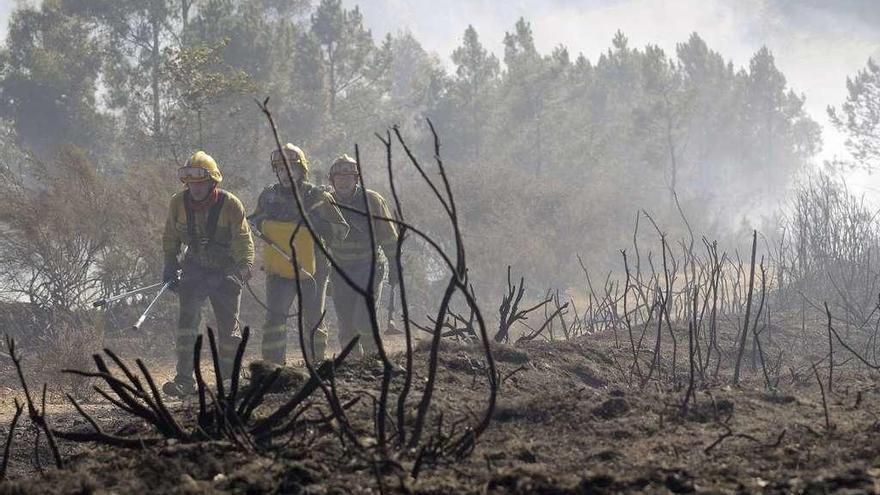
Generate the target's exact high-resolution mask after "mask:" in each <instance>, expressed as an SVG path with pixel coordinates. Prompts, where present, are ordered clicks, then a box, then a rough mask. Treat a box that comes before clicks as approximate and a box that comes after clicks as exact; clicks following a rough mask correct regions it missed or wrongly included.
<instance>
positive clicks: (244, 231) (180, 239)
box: [162, 190, 254, 271]
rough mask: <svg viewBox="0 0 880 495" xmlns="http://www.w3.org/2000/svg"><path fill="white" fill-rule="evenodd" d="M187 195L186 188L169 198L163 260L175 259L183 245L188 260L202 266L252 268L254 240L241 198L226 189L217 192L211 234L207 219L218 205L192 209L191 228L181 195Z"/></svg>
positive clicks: (230, 268) (229, 269)
mask: <svg viewBox="0 0 880 495" xmlns="http://www.w3.org/2000/svg"><path fill="white" fill-rule="evenodd" d="M188 195H189V191H187V190H184V191H181V192H179V193H176V194H175V195H174V196H172V197H171V204H170V205H169V207H168V218H167V219H166V221H165V232H164V234H163V235H162V250H163V251H164V252H165V259H166V260H171V259H172V258H174V259H175V260H176V258H177V255H178V253H179V252H180V248H181V246H182V245H186V246H188V251H187V253H186V259H187V261H192V262H195V263H196V264H198V265H199V266H201V267H204V268H208V269H216V270H223V271H231V270H241V269H243V268H248V269H249V268H251V267H252V266H253V264H254V241H253V239H252V238H251V229H250V227H249V226H248V223H247V221H246V220H245V211H244V206H243V205H242V204H241V201H240V200H239V199H238V198H236V197H235V196H234V195H233V194H232V193H230V192H228V191H223V190H221V191H220V196H221V198H222V199H221V200H218V203H219V201H223V203H222V205H220V207H219V210H217V212H216V213H215V215H216V227H215V228H214V232H213V235H210V234H211V233H210V232H209V229H208V222H209V220H211V218H210V217H211V216H212V215H211V211H212V210H216V209H217V205H216V204H215V206H213V207H211V208H209V209H208V210H206V211H192V213H191V218H192V220H193V226H192V228H191V226H190V225H189V224H188V222H187V211H186V207H185V206H184V198H185V196H188Z"/></svg>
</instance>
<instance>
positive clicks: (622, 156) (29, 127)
mask: <svg viewBox="0 0 880 495" xmlns="http://www.w3.org/2000/svg"><path fill="white" fill-rule="evenodd" d="M588 28H589V27H588V26H585V27H584V29H588ZM493 41H494V40H493ZM484 43H485V40H483V39H481V38H480V35H479V33H478V29H477V28H475V27H473V26H469V27H468V28H467V29H466V30H465V31H464V32H463V33H462V35H461V38H460V44H459V46H458V47H457V48H456V49H455V50H454V51H453V52H452V53H451V54H439V55H438V54H433V53H429V52H427V51H426V50H425V49H424V48H423V47H422V46H421V44H420V43H419V40H418V39H417V38H416V37H415V36H414V35H412V34H411V33H408V32H398V33H391V34H388V35H387V36H385V37H377V36H375V35H374V34H373V33H371V32H370V30H369V29H367V27H366V26H365V24H364V18H363V15H362V12H361V11H360V10H359V9H358V8H357V7H354V8H350V9H349V8H346V7H345V6H343V5H342V4H341V2H340V0H320V1H318V2H314V3H313V2H309V1H307V0H148V1H140V0H43V1H42V2H40V3H39V4H38V5H34V6H20V7H19V8H17V9H16V10H15V11H14V12H13V14H12V16H11V19H10V23H9V26H8V34H7V39H6V43H5V46H3V47H2V49H0V101H2V102H3V104H2V105H0V118H2V121H0V127H2V131H3V132H2V140H0V156H2V162H0V173H2V174H3V180H2V182H0V223H2V225H3V227H2V228H3V229H4V231H5V232H6V233H8V234H10V235H7V236H4V240H3V241H2V243H3V245H2V246H0V272H2V274H3V275H4V276H5V279H6V280H8V282H7V284H8V285H7V287H6V288H5V289H4V290H5V291H6V292H5V294H6V295H7V296H11V297H15V298H18V299H21V298H22V297H23V296H24V297H26V298H28V299H30V300H31V301H35V300H36V302H40V303H41V304H47V305H50V306H51V305H56V306H57V307H59V308H60V307H75V306H77V305H81V304H83V302H84V300H85V299H87V298H88V297H92V296H94V294H95V293H96V292H100V293H110V292H112V291H114V290H117V289H118V288H120V287H124V286H126V285H127V284H131V283H135V282H137V281H148V280H151V279H152V278H155V277H157V276H158V273H159V264H160V258H161V256H160V254H159V247H158V233H159V231H160V228H161V223H162V221H163V220H164V214H165V208H166V207H167V199H168V197H169V196H170V194H171V193H172V192H173V191H174V190H175V189H177V188H179V187H180V186H179V184H178V183H177V181H176V177H175V173H174V171H175V169H176V167H179V166H180V165H181V164H182V162H183V161H184V160H185V159H186V157H188V156H189V154H190V153H191V152H192V151H193V150H196V149H205V150H207V151H208V152H209V153H211V154H212V155H213V156H214V157H215V158H216V159H217V160H218V162H219V164H220V167H221V169H222V170H223V174H224V177H225V180H224V186H225V187H228V188H229V189H230V190H232V191H234V192H235V193H236V194H237V195H239V196H240V197H241V198H242V199H243V200H244V202H245V205H246V207H248V208H249V209H250V208H252V205H253V204H254V200H255V198H256V195H257V194H258V193H259V191H260V190H261V189H262V188H263V187H264V186H265V185H267V184H268V183H270V182H271V181H272V180H274V178H273V176H272V175H271V169H270V168H269V166H268V157H269V153H270V151H271V150H272V148H273V147H274V142H273V141H272V136H271V133H270V132H269V129H268V126H267V125H266V122H265V120H264V119H263V118H262V117H261V115H260V113H259V109H258V108H257V105H255V103H254V99H255V98H258V99H259V100H260V101H262V100H263V99H264V98H265V97H267V96H268V97H269V98H270V99H269V105H270V107H272V110H273V113H274V114H275V116H276V118H277V121H278V124H279V127H280V129H281V132H282V138H283V139H285V140H287V141H292V142H294V143H296V144H298V145H300V146H302V147H303V148H304V149H305V150H306V153H307V154H308V155H309V157H310V160H311V161H312V167H313V177H314V180H315V181H316V182H323V181H324V179H325V175H326V170H327V166H328V165H329V163H330V162H331V161H332V160H333V158H335V157H336V156H338V155H339V154H341V153H343V152H346V153H349V154H352V153H353V146H354V143H359V144H360V145H361V156H362V162H363V166H364V170H365V175H366V181H367V184H368V187H372V188H375V189H377V190H380V191H383V192H384V191H387V188H386V184H385V182H384V181H385V179H384V177H385V168H384V167H385V157H384V155H383V153H382V149H383V148H382V147H381V144H380V143H379V142H378V140H377V139H376V138H375V136H374V134H375V133H377V132H379V133H384V130H385V129H386V128H388V127H389V126H391V125H395V124H399V125H400V126H401V129H402V130H403V132H405V133H407V134H408V135H409V136H410V139H411V142H412V143H414V150H415V151H416V152H417V153H420V154H421V156H422V159H423V160H424V162H425V163H430V162H431V161H432V159H433V158H432V155H433V149H432V140H431V135H430V133H429V132H428V127H427V125H426V119H431V121H432V122H433V124H434V125H435V126H436V129H437V132H438V134H439V136H440V139H441V143H442V147H441V153H442V158H443V160H444V163H445V164H446V166H447V169H448V171H449V173H450V175H451V177H452V180H453V181H454V186H455V188H456V191H457V195H458V201H459V204H460V208H461V210H462V213H461V217H462V223H463V227H464V228H465V231H466V234H465V239H466V242H467V243H468V245H469V252H470V257H471V260H470V265H471V266H472V267H474V268H473V269H474V271H475V272H476V273H475V275H477V277H476V278H477V279H479V280H480V282H479V283H480V284H482V287H488V288H490V289H492V290H497V289H499V288H500V286H501V285H502V283H503V282H502V281H503V278H504V275H505V270H504V269H505V267H506V265H508V264H510V265H513V266H514V267H515V269H516V270H517V271H518V272H520V273H524V274H525V275H526V276H527V277H528V278H529V279H530V280H534V281H535V287H536V288H543V287H548V286H555V287H560V288H563V289H564V288H566V287H571V286H573V285H576V284H581V283H582V282H581V281H580V280H581V274H580V271H579V269H578V268H577V260H576V255H577V254H580V255H581V256H582V258H583V259H584V261H585V263H586V264H587V265H589V266H592V267H599V268H601V267H603V266H606V265H607V263H608V262H609V261H611V260H617V256H618V253H617V249H618V248H619V247H621V246H622V245H625V244H626V243H627V242H629V238H630V237H631V235H632V224H633V219H634V217H635V215H636V213H637V212H638V211H639V210H640V209H646V210H648V211H651V212H652V213H654V214H655V215H656V218H657V219H658V221H659V222H660V223H665V225H672V224H675V225H680V223H681V222H680V217H679V216H680V213H679V204H680V206H681V209H682V210H683V211H684V212H686V215H687V217H688V218H689V220H690V221H691V224H692V225H693V226H694V227H695V229H696V228H698V229H700V231H701V232H707V233H708V234H709V235H715V236H718V235H721V233H723V232H726V231H729V230H731V229H736V228H738V227H739V226H740V224H741V222H742V221H743V218H745V217H746V216H747V215H752V216H754V214H755V212H756V211H763V210H762V209H767V207H768V206H769V205H772V204H774V201H776V200H778V196H779V194H780V192H781V191H782V190H784V188H785V187H786V186H787V185H788V184H789V183H790V181H791V180H792V177H794V176H795V174H796V173H797V172H798V171H799V170H802V169H803V168H804V167H805V166H806V165H807V164H808V163H810V161H811V160H812V159H813V158H814V157H815V156H816V154H817V152H818V151H819V150H820V148H821V132H820V126H819V125H818V124H817V123H816V122H815V121H814V120H813V119H811V118H810V116H808V115H807V113H806V112H805V109H804V101H805V96H803V95H801V94H798V93H797V92H796V91H795V90H794V89H793V88H792V87H791V86H790V85H789V84H788V83H787V81H786V78H785V76H784V75H783V74H782V73H781V72H780V70H779V69H778V68H777V67H776V65H775V62H774V57H773V54H772V53H771V51H770V50H768V49H767V48H761V49H760V50H758V51H757V52H756V53H754V55H753V56H752V58H751V60H749V62H748V65H747V66H743V67H739V66H736V65H734V64H733V63H732V62H730V61H729V60H728V59H726V58H725V56H724V54H721V53H718V52H716V51H714V50H713V49H712V48H711V47H710V46H708V45H707V43H706V42H705V41H704V40H703V39H702V38H701V37H700V36H699V34H697V33H694V34H692V35H691V36H690V37H689V38H688V39H686V40H682V41H681V42H680V43H679V44H677V45H676V48H675V50H674V52H673V53H667V52H666V51H664V50H663V49H661V48H659V47H658V46H655V45H648V46H645V47H634V46H631V44H630V43H629V41H628V39H627V37H626V35H625V34H624V33H621V32H618V33H617V34H616V35H615V36H614V38H613V39H612V40H610V45H609V46H608V47H607V48H606V49H604V51H602V53H601V55H600V56H599V57H598V58H596V59H594V60H590V59H588V58H586V57H585V56H583V55H579V54H574V53H571V52H570V51H569V50H568V49H567V48H566V47H565V46H558V47H556V48H555V49H553V50H552V52H550V53H542V52H540V51H539V50H538V49H537V48H536V43H535V39H534V36H533V33H532V29H531V25H530V24H529V22H528V20H527V19H520V20H519V21H518V22H517V23H516V24H515V25H514V26H511V29H510V31H509V32H507V33H506V34H505V36H504V39H503V46H504V51H503V53H500V54H494V53H491V52H490V51H489V50H487V49H486V47H485V46H484ZM441 56H442V57H447V56H449V57H450V58H449V62H444V61H443V59H442V58H440V57H441ZM870 67H871V65H870V64H869V69H868V70H866V73H868V72H870ZM843 110H844V111H845V110H846V108H844V109H843ZM846 120H847V118H846V115H845V114H843V113H841V115H840V119H839V124H840V125H841V126H846V124H847V122H846ZM396 152H397V153H402V150H399V151H396ZM400 174H401V175H400V181H401V184H402V185H403V186H404V187H406V186H407V185H409V186H410V189H409V190H404V194H403V196H404V204H406V205H407V208H408V215H409V217H410V218H421V219H424V221H425V222H427V224H428V225H431V222H432V219H439V215H440V213H439V209H438V208H437V207H436V205H431V204H423V202H421V201H420V198H422V197H424V196H423V195H422V191H421V190H420V189H419V188H420V187H423V186H421V185H419V183H420V182H419V181H416V180H415V175H414V174H415V172H414V171H412V170H401V171H400ZM676 196H677V199H678V202H676ZM677 203H679V204H677ZM767 211H769V209H767ZM438 224H439V222H438ZM675 228H678V227H675ZM414 246H415V247H414V248H413V251H412V252H411V253H410V254H409V258H408V263H410V264H411V265H412V266H414V267H416V269H415V270H414V271H411V272H410V273H414V274H416V275H413V276H418V277H421V278H423V279H424V280H427V281H428V282H430V281H431V277H432V268H431V263H432V262H431V260H430V259H429V257H427V255H425V256H421V255H420V254H419V253H420V251H418V246H417V245H414ZM70 266H75V267H77V269H76V270H71V269H70ZM419 274H420V275H419ZM496 282H497V283H496ZM478 287H479V286H478Z"/></svg>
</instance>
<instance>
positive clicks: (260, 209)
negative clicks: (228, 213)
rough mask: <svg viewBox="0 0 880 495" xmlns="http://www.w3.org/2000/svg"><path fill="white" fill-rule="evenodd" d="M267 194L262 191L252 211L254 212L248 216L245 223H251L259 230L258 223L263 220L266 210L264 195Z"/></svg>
mask: <svg viewBox="0 0 880 495" xmlns="http://www.w3.org/2000/svg"><path fill="white" fill-rule="evenodd" d="M267 194H268V193H267V192H266V191H263V192H261V193H260V197H259V198H258V199H257V207H256V209H254V212H253V213H251V214H250V215H248V217H247V221H248V222H251V223H253V224H254V225H255V226H256V228H260V222H262V221H263V220H265V217H266V214H267V209H266V195H267Z"/></svg>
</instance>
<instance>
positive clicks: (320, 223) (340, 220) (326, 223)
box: [312, 192, 349, 246]
mask: <svg viewBox="0 0 880 495" xmlns="http://www.w3.org/2000/svg"><path fill="white" fill-rule="evenodd" d="M315 206H316V207H315V210H314V211H315V213H317V214H316V215H314V216H313V217H312V218H313V219H314V224H315V230H317V231H318V232H317V234H318V236H319V237H321V239H322V240H323V241H324V242H326V243H328V244H330V245H331V246H332V245H334V244H338V243H339V242H340V241H342V240H343V239H345V238H346V237H348V231H349V226H348V222H346V221H345V217H343V216H342V212H341V211H340V210H339V207H338V206H336V205H335V204H334V203H333V197H332V196H330V194H328V193H326V192H324V193H321V198H320V199H319V201H318V203H317V204H316V205H315Z"/></svg>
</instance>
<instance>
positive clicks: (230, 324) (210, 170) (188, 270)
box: [162, 151, 254, 396]
mask: <svg viewBox="0 0 880 495" xmlns="http://www.w3.org/2000/svg"><path fill="white" fill-rule="evenodd" d="M178 178H179V179H180V181H181V182H182V183H183V184H184V185H185V186H186V188H185V189H184V190H183V191H181V192H178V193H176V194H174V196H172V197H171V204H170V206H169V209H168V218H167V220H166V222H165V232H164V234H163V236H162V249H163V251H164V254H165V268H164V271H163V280H164V281H166V282H170V283H171V286H172V287H173V288H174V289H175V290H176V291H177V294H178V299H179V303H180V313H179V319H178V328H177V339H176V351H177V374H176V376H175V377H174V380H172V381H169V382H167V383H165V385H164V386H163V391H164V392H165V393H166V394H168V395H176V396H182V395H187V394H190V393H193V392H194V391H195V383H194V380H193V347H194V345H195V341H196V337H197V336H198V334H199V325H200V319H201V309H202V306H203V305H204V303H205V300H206V299H207V300H209V301H210V302H211V307H212V308H213V310H214V316H215V318H216V320H217V329H216V335H217V338H218V341H219V342H218V347H219V359H220V369H221V374H222V376H224V377H226V379H228V378H230V374H231V372H232V363H233V360H234V358H235V352H236V350H237V348H238V344H239V342H240V340H241V337H240V336H239V334H240V332H239V331H238V314H239V303H240V301H241V287H242V284H244V282H246V281H247V280H248V278H249V277H250V274H251V267H252V266H253V263H254V243H253V240H252V239H251V231H250V227H249V226H248V223H247V221H246V219H245V209H244V207H243V206H242V204H241V201H239V199H238V198H236V197H235V196H234V195H233V194H232V193H230V192H228V191H225V190H223V189H221V188H220V183H221V182H222V181H223V176H222V175H221V174H220V169H219V167H218V166H217V162H216V161H214V159H213V158H211V156H210V155H208V154H207V153H205V152H204V151H198V152H196V153H194V154H193V155H192V156H191V157H190V158H189V160H187V162H186V165H184V166H183V167H181V168H180V169H179V170H178ZM183 246H186V254H185V256H184V259H183V262H182V263H180V262H179V261H178V257H179V255H180V252H181V248H182V247H183ZM179 272H180V273H182V275H180V278H178V277H179V275H178V273H179Z"/></svg>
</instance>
